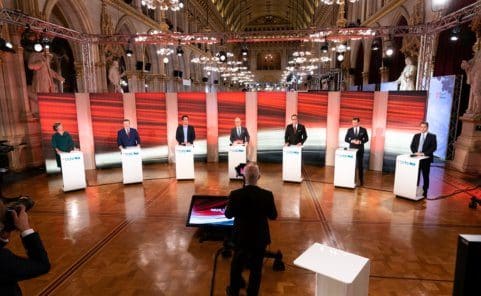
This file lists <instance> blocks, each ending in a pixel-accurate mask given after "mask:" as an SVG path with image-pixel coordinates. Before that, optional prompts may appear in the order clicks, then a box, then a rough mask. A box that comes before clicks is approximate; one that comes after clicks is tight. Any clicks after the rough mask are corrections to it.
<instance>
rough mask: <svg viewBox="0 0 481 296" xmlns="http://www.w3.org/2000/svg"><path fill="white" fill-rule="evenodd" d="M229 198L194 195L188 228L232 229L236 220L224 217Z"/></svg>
mask: <svg viewBox="0 0 481 296" xmlns="http://www.w3.org/2000/svg"><path fill="white" fill-rule="evenodd" d="M228 200H229V197H228V196H218V195H193V196H192V200H191V202H190V208H189V214H188V216H187V226H190V227H224V228H231V227H232V226H233V225H234V219H233V218H232V219H228V218H226V216H225V215H224V211H225V208H226V206H227V201H228Z"/></svg>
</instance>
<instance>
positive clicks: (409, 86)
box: [396, 57, 417, 90]
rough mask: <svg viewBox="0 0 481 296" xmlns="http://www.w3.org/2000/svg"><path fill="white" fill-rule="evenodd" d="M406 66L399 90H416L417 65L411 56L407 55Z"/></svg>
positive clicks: (400, 77)
mask: <svg viewBox="0 0 481 296" xmlns="http://www.w3.org/2000/svg"><path fill="white" fill-rule="evenodd" d="M405 62H406V66H405V67H404V69H403V71H402V72H401V75H400V76H399V78H398V80H396V82H397V84H400V87H399V90H415V89H416V88H415V86H414V85H415V82H416V70H417V69H416V66H414V65H413V61H412V60H411V58H410V57H406V60H405Z"/></svg>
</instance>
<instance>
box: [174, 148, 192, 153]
mask: <svg viewBox="0 0 481 296" xmlns="http://www.w3.org/2000/svg"><path fill="white" fill-rule="evenodd" d="M177 152H180V153H189V152H192V149H178V150H177Z"/></svg>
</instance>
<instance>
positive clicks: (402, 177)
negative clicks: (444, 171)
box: [394, 154, 428, 200]
mask: <svg viewBox="0 0 481 296" xmlns="http://www.w3.org/2000/svg"><path fill="white" fill-rule="evenodd" d="M426 158H428V157H427V156H414V157H411V155H409V154H407V155H398V156H397V157H396V173H395V175H394V194H395V195H396V196H401V197H404V198H408V199H412V200H420V199H423V198H424V197H423V191H422V189H421V188H418V175H419V162H420V161H421V160H423V159H426Z"/></svg>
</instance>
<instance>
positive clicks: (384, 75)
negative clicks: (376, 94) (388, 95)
mask: <svg viewBox="0 0 481 296" xmlns="http://www.w3.org/2000/svg"><path fill="white" fill-rule="evenodd" d="M379 73H380V74H381V83H384V82H389V68H387V67H381V68H379Z"/></svg>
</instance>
